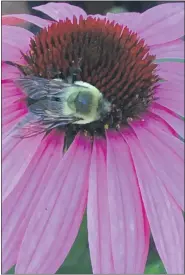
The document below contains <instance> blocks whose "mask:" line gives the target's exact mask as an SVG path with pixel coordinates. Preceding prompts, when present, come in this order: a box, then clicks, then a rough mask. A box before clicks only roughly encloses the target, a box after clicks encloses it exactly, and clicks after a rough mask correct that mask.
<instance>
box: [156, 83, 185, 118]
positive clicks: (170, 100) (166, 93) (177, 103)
mask: <svg viewBox="0 0 185 275" xmlns="http://www.w3.org/2000/svg"><path fill="white" fill-rule="evenodd" d="M183 86H184V84H183V83H182V82H180V83H179V84H174V83H173V82H163V83H161V84H160V86H159V87H158V88H157V89H156V91H155V92H156V97H157V98H158V99H157V103H159V104H160V105H162V106H164V107H166V108H168V109H170V110H171V111H173V112H175V113H177V114H179V115H181V116H184V89H183Z"/></svg>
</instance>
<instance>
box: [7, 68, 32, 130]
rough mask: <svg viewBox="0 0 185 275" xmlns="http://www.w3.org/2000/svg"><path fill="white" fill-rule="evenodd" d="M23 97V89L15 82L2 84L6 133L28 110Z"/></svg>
mask: <svg viewBox="0 0 185 275" xmlns="http://www.w3.org/2000/svg"><path fill="white" fill-rule="evenodd" d="M9 67H11V66H9ZM22 97H23V93H22V91H21V90H20V89H17V88H16V87H15V84H14V83H13V82H9V83H4V84H3V85H2V123H3V134H5V135H6V134H7V132H8V131H9V129H10V128H12V127H15V125H16V124H17V123H18V121H19V120H20V118H21V117H22V116H23V115H24V114H26V113H27V112H28V110H27V107H26V104H25V102H23V101H20V99H21V98H22ZM4 127H5V128H4Z"/></svg>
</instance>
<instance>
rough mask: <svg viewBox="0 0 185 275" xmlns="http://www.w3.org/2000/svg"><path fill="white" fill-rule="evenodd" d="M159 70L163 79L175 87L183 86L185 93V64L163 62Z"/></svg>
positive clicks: (159, 65) (182, 89)
mask: <svg viewBox="0 0 185 275" xmlns="http://www.w3.org/2000/svg"><path fill="white" fill-rule="evenodd" d="M157 69H158V74H159V76H160V77H161V78H163V79H164V80H167V81H169V82H170V83H173V84H175V85H181V91H184V63H179V62H161V63H159V64H158V67H157Z"/></svg>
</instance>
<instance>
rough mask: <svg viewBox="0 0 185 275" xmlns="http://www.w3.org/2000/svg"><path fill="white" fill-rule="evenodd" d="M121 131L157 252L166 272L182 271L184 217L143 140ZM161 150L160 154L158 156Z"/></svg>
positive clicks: (176, 272)
mask: <svg viewBox="0 0 185 275" xmlns="http://www.w3.org/2000/svg"><path fill="white" fill-rule="evenodd" d="M122 134H123V137H124V138H125V140H126V141H127V143H128V145H129V147H130V151H131V154H132V158H133V162H134V165H135V169H136V173H137V177H138V181H139V186H140V190H141V194H142V198H143V202H144V205H145V209H146V213H147V217H148V220H149V223H150V227H151V231H152V235H153V238H154V241H155V244H156V247H157V249H158V252H159V255H160V257H161V259H162V261H163V263H164V265H165V268H166V270H167V272H168V273H170V274H173V273H174V274H183V272H184V245H183V244H184V221H183V216H182V212H181V210H180V208H179V207H178V206H177V205H176V203H175V202H174V200H173V198H172V197H171V196H170V195H169V193H168V191H167V189H166V188H165V187H164V185H163V182H162V181H161V180H160V179H159V177H158V176H157V175H156V172H155V170H154V169H153V167H152V165H153V164H151V159H150V158H148V157H147V156H146V155H145V153H144V151H146V150H145V147H146V141H145V144H144V145H140V144H139V141H138V140H137V138H136V137H135V136H134V135H132V134H131V133H126V132H124V133H122ZM139 140H140V137H139ZM148 142H150V140H149V141H148ZM152 145H153V144H152ZM161 152H162V151H161ZM161 152H160V156H162V154H161ZM158 159H159V158H158ZM157 161H158V160H157V159H156V162H157ZM168 172H169V171H168Z"/></svg>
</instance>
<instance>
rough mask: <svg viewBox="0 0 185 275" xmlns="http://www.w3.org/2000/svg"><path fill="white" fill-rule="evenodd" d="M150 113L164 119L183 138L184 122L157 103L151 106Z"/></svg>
mask: <svg viewBox="0 0 185 275" xmlns="http://www.w3.org/2000/svg"><path fill="white" fill-rule="evenodd" d="M150 111H151V112H152V113H154V114H156V115H157V116H160V117H161V118H162V119H164V120H165V121H166V122H167V123H168V124H169V125H170V126H171V127H172V128H173V129H174V130H175V131H176V132H177V133H178V134H179V135H180V136H181V137H183V138H184V120H182V118H180V117H178V116H177V115H176V114H175V113H173V112H170V110H168V109H167V108H165V107H163V106H161V105H159V104H157V103H154V104H152V106H151V107H150Z"/></svg>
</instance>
